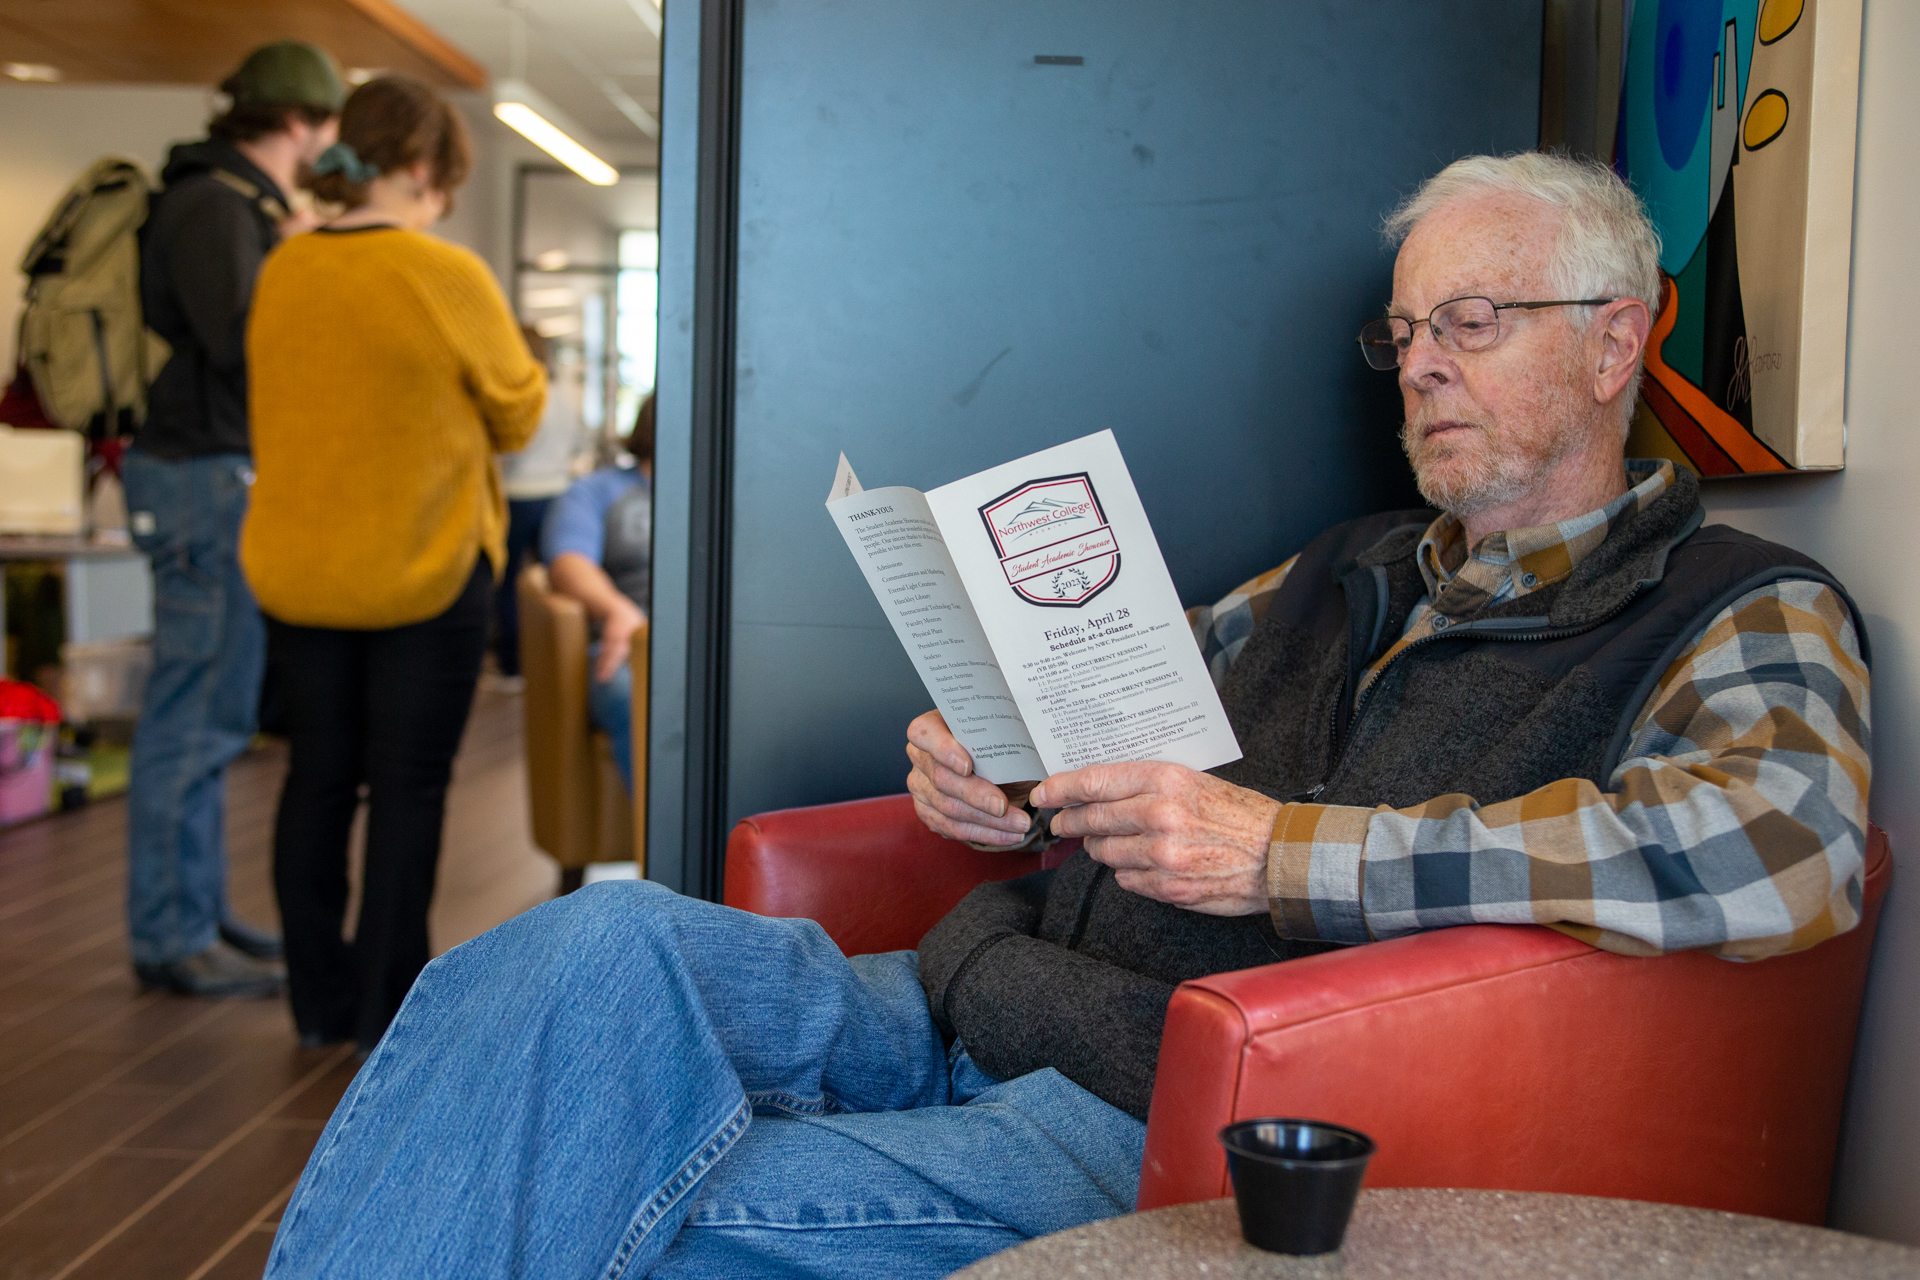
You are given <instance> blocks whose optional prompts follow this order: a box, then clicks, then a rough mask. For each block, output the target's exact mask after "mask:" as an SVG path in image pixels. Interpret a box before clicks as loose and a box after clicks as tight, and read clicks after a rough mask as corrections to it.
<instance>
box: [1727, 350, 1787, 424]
mask: <svg viewBox="0 0 1920 1280" xmlns="http://www.w3.org/2000/svg"><path fill="white" fill-rule="evenodd" d="M1784 363H1786V362H1785V361H1784V360H1782V359H1781V357H1780V353H1779V352H1778V351H1766V352H1762V353H1761V354H1759V355H1757V356H1755V355H1749V353H1748V348H1747V340H1746V338H1745V337H1739V338H1735V339H1734V340H1733V377H1732V378H1731V379H1730V380H1729V381H1728V383H1727V408H1729V409H1731V408H1733V406H1735V405H1737V404H1746V403H1747V402H1749V401H1751V400H1752V399H1753V375H1754V374H1756V373H1775V372H1778V371H1779V369H1780V367H1781V365H1783V364H1784Z"/></svg>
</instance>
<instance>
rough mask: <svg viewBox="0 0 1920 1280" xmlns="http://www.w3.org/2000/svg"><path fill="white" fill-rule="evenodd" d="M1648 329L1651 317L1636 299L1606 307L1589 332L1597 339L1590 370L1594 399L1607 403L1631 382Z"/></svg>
mask: <svg viewBox="0 0 1920 1280" xmlns="http://www.w3.org/2000/svg"><path fill="white" fill-rule="evenodd" d="M1652 329H1653V316H1652V314H1651V313H1650V312H1649V311H1648V310H1647V304H1646V303H1644V302H1642V301H1640V299H1638V298H1620V299H1617V300H1615V301H1613V302H1610V303H1608V304H1607V309H1606V310H1605V311H1603V312H1601V313H1600V320H1599V323H1598V324H1597V325H1596V326H1595V328H1594V330H1592V332H1597V333H1598V334H1599V339H1600V343H1599V345H1600V350H1599V353H1598V354H1599V358H1598V360H1597V361H1596V362H1595V364H1594V371H1593V398H1594V399H1595V400H1597V401H1599V402H1600V403H1601V404H1608V403H1610V402H1611V401H1612V400H1613V399H1614V397H1615V396H1618V395H1619V394H1620V393H1621V392H1622V391H1624V390H1625V389H1626V387H1627V384H1628V383H1630V382H1632V381H1633V375H1634V372H1635V370H1637V369H1639V367H1640V357H1641V356H1642V355H1643V354H1644V353H1645V351H1646V349H1647V334H1648V333H1649V332H1651V331H1652Z"/></svg>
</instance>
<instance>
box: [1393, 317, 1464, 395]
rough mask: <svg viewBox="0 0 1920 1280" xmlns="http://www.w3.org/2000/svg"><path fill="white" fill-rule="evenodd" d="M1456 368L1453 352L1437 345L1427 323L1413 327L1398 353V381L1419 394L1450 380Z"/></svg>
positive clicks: (1431, 329) (1430, 327) (1431, 328)
mask: <svg viewBox="0 0 1920 1280" xmlns="http://www.w3.org/2000/svg"><path fill="white" fill-rule="evenodd" d="M1455 374H1456V369H1455V366H1454V363H1453V353H1452V352H1451V351H1448V350H1447V349H1446V348H1445V347H1443V346H1441V345H1440V343H1439V341H1438V340H1437V339H1436V338H1435V337H1434V336H1433V327H1432V326H1431V325H1428V324H1424V323H1422V324H1416V325H1414V326H1413V339H1412V341H1410V342H1408V343H1407V347H1406V350H1404V351H1402V352H1401V353H1400V380H1401V381H1402V382H1405V383H1406V384H1407V385H1408V386H1410V387H1416V388H1418V389H1420V390H1423V391H1428V390H1432V389H1434V388H1435V387H1442V386H1445V385H1446V384H1447V383H1449V382H1451V381H1453V379H1454V377H1455Z"/></svg>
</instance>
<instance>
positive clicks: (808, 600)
mask: <svg viewBox="0 0 1920 1280" xmlns="http://www.w3.org/2000/svg"><path fill="white" fill-rule="evenodd" d="M1539 15H1540V8H1539V3H1538V0H1477V2H1476V3H1475V4H1472V5H1444V4H1435V3H1432V2H1431V0H1376V2H1374V3H1363V2H1359V0H1355V2H1353V3H1346V4H1313V5H1309V4H1305V3H1290V2H1289V3H1281V2H1279V0H1187V2H1184V3H1183V2H1181V0H1049V3H1047V4H1044V5H1036V4H1032V3H1030V2H1022V3H1012V2H1009V0H969V2H968V3H965V4H945V3H943V4H935V3H932V2H931V0H748V2H747V5H746V11H745V34H744V46H743V48H744V52H743V56H742V63H741V82H742V85H743V90H742V102H741V121H742V124H741V134H740V145H741V156H742V163H741V177H740V201H741V215H740V224H739V281H740V283H739V293H738V308H739V309H738V327H737V331H736V332H737V344H738V345H737V361H738V362H737V368H736V380H737V381H736V400H735V438H734V451H735V452H734V459H735V460H734V467H735V470H734V491H733V496H734V515H735V522H734V527H733V544H732V546H733V562H732V570H733V579H732V582H733V596H732V624H731V626H732V634H731V643H732V676H731V683H730V703H731V723H730V726H729V733H730V737H729V748H728V749H729V761H730V765H729V778H728V809H729V811H730V813H731V814H732V815H733V816H734V817H739V816H742V815H745V814H748V813H753V812H758V811H760V810H764V809H768V808H775V807H782V806H787V805H796V804H809V803H817V802H821V801H827V800H836V799H846V798H851V797H855V796H862V795H872V794H876V793H881V792H887V791H896V790H899V789H900V787H901V782H902V778H903V777H904V774H905V770H906V762H905V758H904V756H903V755H902V751H901V746H902V740H903V739H902V729H903V728H904V725H905V723H906V721H907V720H908V719H909V718H911V717H912V716H913V715H914V714H917V713H918V712H919V711H920V710H922V709H924V708H925V707H926V706H928V705H930V704H929V701H928V699H927V697H926V694H925V692H924V691H923V690H922V689H921V688H920V685H919V682H918V680H917V679H916V678H915V676H914V674H913V671H912V669H911V667H910V666H909V665H908V663H907V660H906V657H905V655H904V654H903V653H902V652H901V651H900V649H899V646H898V644H897V643H896V642H895V640H894V638H893V635H892V632H891V631H890V630H889V628H888V627H887V624H886V621H885V619H884V618H883V617H882V615H881V613H880V610H879V608H878V606H876V605H875V604H874V602H873V599H872V597H871V596H870V595H869V594H868V591H867V588H866V586H865V585H864V583H863V582H862V580H861V577H860V574H859V572H858V570H857V569H856V568H855V567H854V564H853V561H852V558H851V557H850V556H849V555H848V554H847V551H846V549H845V547H844V546H843V545H842V543H841V541H840V539H839V536H838V535H837V534H836V532H835V531H834V529H833V527H832V525H831V524H830V523H829V521H828V519H827V517H826V514H825V512H824V511H823V510H822V502H823V499H824V498H825V495H826V490H827V487H828V484H829V482H830V481H831V479H832V476H833V466H834V459H835V455H836V453H838V452H839V451H840V450H842V449H845V450H846V451H847V453H848V455H849V457H850V458H851V459H852V460H853V462H854V465H855V468H856V469H857V470H858V472H859V474H860V477H861V479H862V481H863V482H864V483H866V484H867V485H869V486H874V485H882V484H902V483H904V484H913V485H918V486H922V487H931V486H933V485H937V484H940V483H943V482H945V481H947V480H951V479H955V478H957V477H959V476H961V475H965V474H967V473H969V472H971V471H974V470H978V469H980V468H982V467H985V466H988V465H991V464H994V463H998V462H1002V461H1005V460H1006V459H1008V458H1011V457H1015V456H1017V455H1019V454H1021V453H1025V452H1029V451H1031V450H1034V449H1039V448H1042V447H1044V446H1047V445H1051V444H1055V443H1058V442H1059V441H1062V440H1066V439H1070V438H1072V437H1074V436H1079V435H1084V434H1086V433H1088V432H1092V431H1096V430H1099V429H1101V428H1103V427H1111V428H1112V429H1113V430H1114V433H1115V435H1116V436H1117V437H1118V439H1119V441H1120V445H1121V448H1122V449H1123V451H1124V452H1125V453H1126V455H1127V458H1128V461H1129V463H1130V465H1131V467H1132V470H1133V473H1134V477H1135V480H1136V482H1137V484H1138V486H1139V489H1140V493H1141V497H1142V499H1143V500H1144V502H1145V504H1146V508H1147V512H1148V514H1149V515H1150V516H1151V518H1152V519H1153V522H1154V527H1155V529H1156V530H1157V531H1158V533H1159V535H1160V539H1161V543H1162V546H1163V548H1164V549H1165V552H1166V557H1167V562H1168V565H1169V567H1170V568H1171V570H1172V572H1173V578H1174V581H1175V583H1176V584H1177V585H1178V587H1179V588H1180V591H1181V595H1182V598H1183V599H1185V600H1187V601H1188V602H1189V603H1195V602H1201V601H1207V600H1212V599H1215V598H1217V597H1218V596H1220V595H1221V594H1224V593H1225V592H1226V591H1228V590H1230V589H1231V588H1232V587H1233V586H1234V585H1235V584H1236V583H1238V582H1240V581H1242V580H1244V579H1245V578H1247V577H1248V576H1250V575H1252V574H1254V573H1257V572H1259V571H1261V570H1263V569H1266V568H1270V567H1272V566H1273V565H1275V564H1277V563H1279V562H1280V561H1281V560H1282V559H1283V558H1284V557H1285V556H1287V555H1289V554H1291V553H1292V552H1293V551H1295V550H1297V549H1298V548H1299V547H1300V546H1301V545H1302V544H1303V543H1304V542H1305V541H1306V540H1307V539H1308V538H1309V537H1311V536H1312V535H1313V534H1314V533H1315V532H1317V531H1318V530H1319V529H1321V528H1323V527H1325V526H1326V525H1327V524H1329V523H1331V522H1333V521H1335V520H1339V519H1342V518H1345V517H1347V516H1351V515H1355V514H1359V513H1362V512H1365V511H1369V510H1377V509H1380V508H1382V507H1385V506H1391V505H1404V504H1406V503H1408V502H1411V501H1415V500H1416V499H1415V498H1414V497H1413V494H1412V488H1411V482H1410V479H1409V477H1408V475H1407V468H1406V465H1405V463H1404V461H1403V460H1402V458H1401V455H1400V452H1399V447H1398V442H1397V435H1396V433H1397V428H1398V418H1399V410H1398V399H1397V395H1396V393H1395V391H1394V388H1393V382H1392V379H1391V378H1389V377H1387V376H1385V375H1377V374H1373V373H1371V372H1370V371H1369V370H1368V369H1367V368H1366V367H1365V365H1364V363H1363V362H1362V360H1361V358H1360V354H1359V352H1358V350H1357V349H1356V347H1355V344H1354V341H1353V335H1354V333H1355V331H1356V330H1357V329H1358V328H1359V326H1360V325H1361V323H1363V322H1364V321H1365V320H1366V319H1368V318H1370V317H1371V316H1373V315H1375V314H1377V313H1378V311H1379V308H1380V307H1381V305H1382V303H1383V302H1384V301H1385V299H1386V294H1387V289H1388V286H1389V275H1390V268H1391V256H1390V254H1389V253H1388V252H1387V251H1386V250H1385V249H1384V248H1383V247H1382V245H1381V242H1380V237H1379V232H1378V226H1379V219H1380V215H1381V214H1382V212H1383V211H1384V210H1385V209H1386V208H1387V207H1388V206H1389V205H1390V204H1392V202H1393V201H1394V199H1395V198H1396V197H1397V196H1398V195H1401V194H1403V193H1405V192H1407V191H1408V190H1410V189H1411V188H1412V187H1413V186H1414V185H1415V184H1416V183H1418V182H1419V181H1420V180H1421V179H1422V178H1423V177H1425V176H1426V175H1428V174H1430V173H1432V172H1433V171H1434V170H1436V169H1438V168H1439V167H1440V166H1441V165H1443V164H1445V163H1446V162H1447V161H1449V160H1451V159H1453V158H1454V157H1456V156H1459V155H1462V154H1466V153H1469V152H1474V151H1489V150H1490V151H1511V150H1517V149H1522V148H1525V147H1528V146H1530V145H1532V142H1533V139H1534V136H1535V132H1536V127H1537V111H1538V94H1539V48H1540V27H1539V21H1540V17H1539ZM1035 55H1065V56H1070V57H1079V58H1081V59H1083V60H1084V61H1083V62H1082V63H1081V64H1080V65H1040V64H1036V62H1035Z"/></svg>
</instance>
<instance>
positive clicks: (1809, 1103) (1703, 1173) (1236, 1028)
mask: <svg viewBox="0 0 1920 1280" xmlns="http://www.w3.org/2000/svg"><path fill="white" fill-rule="evenodd" d="M1891 871H1892V865H1891V860H1890V859H1889V858H1888V856H1887V849H1886V839H1885V836H1884V834H1882V833H1880V832H1879V831H1878V830H1877V829H1875V830H1874V831H1873V832H1872V833H1871V835H1870V839H1869V843H1868V861H1867V875H1866V884H1865V893H1864V901H1863V905H1862V912H1861V922H1860V926H1859V927H1858V928H1856V929H1854V930H1852V931H1851V932H1849V933H1845V934H1842V935H1840V936H1839V937H1837V938H1832V939H1830V940H1828V941H1826V942H1824V943H1822V944H1820V945H1819V946H1816V947H1813V948H1811V949H1809V950H1806V951H1800V952H1796V953H1794V954H1792V955H1787V956H1778V957H1775V958H1773V959H1770V960H1762V961H1757V962H1754V963H1747V964H1737V963H1733V962H1731V961H1726V960H1719V959H1715V958H1713V957H1711V956H1707V955H1702V954H1700V953H1697V952H1680V953H1676V954H1670V955H1664V956H1658V957H1653V958H1647V959H1640V958H1631V957H1627V956H1620V955H1614V954H1611V953H1609V952H1604V951H1598V950H1595V949H1594V948H1592V947H1589V946H1587V945H1586V944H1585V943H1582V942H1578V941H1576V940H1574V939H1572V938H1569V937H1567V936H1566V935H1564V934H1561V933H1558V932H1555V931H1554V930H1551V929H1545V928H1541V927H1538V926H1533V925H1473V926H1465V927H1461V928H1454V929H1440V930H1435V931H1433V932H1431V933H1423V934H1415V935H1412V936H1409V937H1404V938H1397V939H1394V940H1392V941H1388V942H1376V943H1371V944H1369V945H1367V946H1362V947H1352V948H1348V949H1345V950H1341V951H1334V952H1328V953H1325V954H1322V955H1317V956H1311V957H1308V958H1306V959H1302V960H1294V961H1290V962H1288V963H1286V964H1279V965H1269V966H1266V967H1264V968H1260V969H1247V970H1242V971H1239V972H1237V973H1223V974H1216V975H1214V976H1212V977H1208V978H1203V979H1200V980H1198V981H1195V982H1189V983H1186V984H1184V985H1183V986H1181V987H1180V988H1179V989H1178V990H1177V991H1176V992H1175V993H1174V997H1173V1001H1172V1004H1171V1005H1170V1006H1169V1008H1168V1010H1167V1022H1166V1031H1165V1035H1164V1037H1163V1038H1162V1041H1161V1048H1160V1059H1159V1066H1158V1073H1157V1075H1156V1077H1155V1088H1154V1095H1153V1105H1152V1109H1151V1111H1150V1113H1149V1115H1148V1120H1147V1146H1146V1158H1145V1160H1144V1161H1143V1163H1142V1166H1141V1182H1140V1208H1142V1209H1148V1208H1156V1207H1159V1206H1161V1205H1167V1204H1178V1203H1182V1202H1185V1201H1191V1200H1202V1199H1212V1198H1214V1197H1217V1196H1221V1195H1226V1194H1229V1193H1230V1190H1231V1188H1230V1186H1229V1184H1228V1182H1227V1174H1226V1161H1225V1157H1224V1154H1223V1153H1222V1151H1221V1149H1220V1146H1219V1143H1218V1142H1217V1141H1216V1140H1215V1137H1214V1135H1215V1134H1216V1133H1218V1132H1219V1130H1220V1128H1221V1127H1222V1126H1223V1125H1225V1124H1227V1123H1228V1122H1230V1121H1232V1120H1237V1119H1243V1118H1246V1117H1250V1116H1259V1115H1289V1116H1306V1117H1310V1118H1313V1119H1320V1120H1330V1121H1333V1122H1335V1123H1339V1124H1347V1125H1351V1126H1353V1127H1354V1128H1357V1129H1360V1130H1362V1131H1364V1132H1366V1133H1368V1134H1370V1135H1371V1136H1372V1137H1373V1138H1374V1139H1375V1140H1376V1141H1377V1142H1378V1143H1379V1153H1378V1154H1377V1155H1376V1156H1375V1157H1374V1161H1373V1164H1372V1166H1371V1167H1370V1168H1369V1170H1368V1176H1367V1181H1368V1184H1369V1185H1371V1186H1381V1187H1407V1186H1412V1187H1423V1186H1424V1187H1433V1186H1437V1187H1479V1188H1490V1189H1506V1190H1518V1191H1559V1192H1566V1193H1570V1194H1577V1195H1598V1196H1614V1197H1622V1198H1627V1199H1636V1200H1654V1201H1660V1202H1663V1203H1669V1204H1687V1205H1698V1206H1702V1207H1706V1208H1718V1209H1729V1210H1732V1211H1735V1212H1741V1213H1751V1214H1759V1215H1762V1216H1766V1217H1777V1218H1786V1219H1790V1220H1794V1221H1800V1222H1814V1223H1817V1222H1820V1221H1822V1220H1823V1219H1824V1217H1825V1213H1826V1202H1827V1193H1828V1187H1829V1183H1830V1182H1831V1179H1832V1172H1833V1163H1834V1155H1835V1148H1836V1144H1837V1142H1838V1137H1839V1128H1840V1117H1841V1109H1842V1105H1843V1103H1844V1100H1845V1094H1846V1085H1847V1078H1848V1074H1849V1067H1850V1064H1851V1061H1852V1057H1853V1044H1854V1033H1855V1030H1856V1028H1857V1025H1858V1021H1859V1013H1860V1003H1861V998H1862V995H1863V993H1864V991H1865V987H1866V975H1867V965H1868V961H1869V958H1870V956H1871V953H1872V946H1873V935H1874V928H1875V924H1876V922H1877V920H1878V916H1879V911H1880V906H1881V903H1882V901H1883V900H1884V898H1885V894H1886V888H1887V882H1888V880H1889V879H1890V877H1891Z"/></svg>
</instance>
